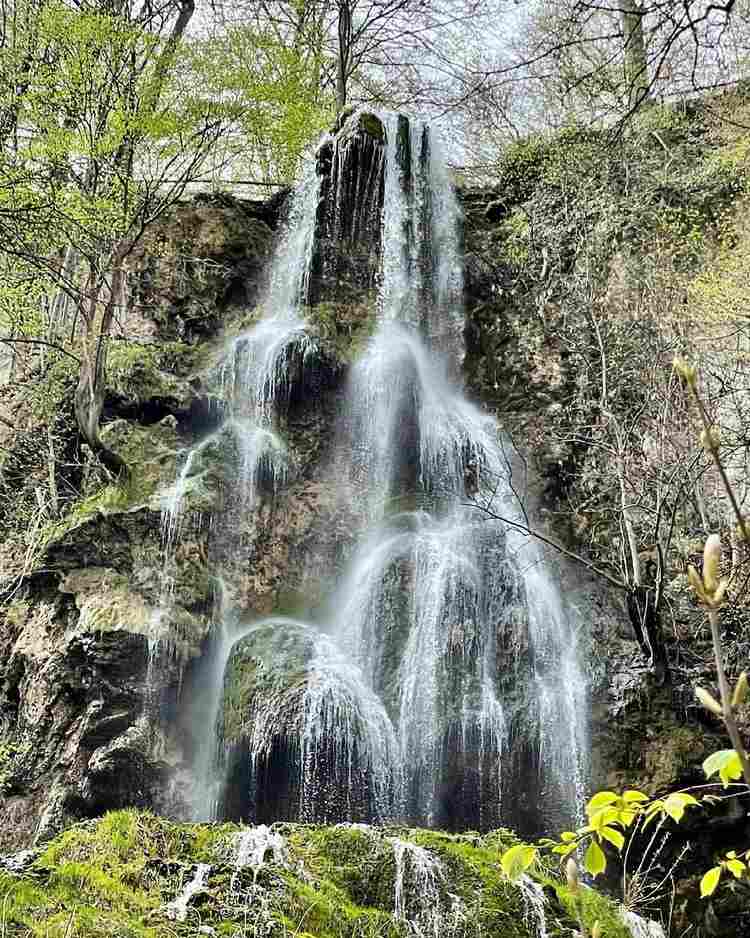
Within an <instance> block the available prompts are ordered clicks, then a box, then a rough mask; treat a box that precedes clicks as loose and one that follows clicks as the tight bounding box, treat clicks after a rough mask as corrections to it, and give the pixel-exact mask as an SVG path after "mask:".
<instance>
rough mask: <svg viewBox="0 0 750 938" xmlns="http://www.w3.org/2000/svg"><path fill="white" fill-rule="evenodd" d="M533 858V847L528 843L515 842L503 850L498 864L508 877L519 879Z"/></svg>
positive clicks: (534, 854) (534, 851)
mask: <svg viewBox="0 0 750 938" xmlns="http://www.w3.org/2000/svg"><path fill="white" fill-rule="evenodd" d="M535 859H536V848H535V847H531V846H529V845H528V844H517V845H516V846H515V847H511V848H510V849H509V850H506V851H505V853H504V854H503V856H502V859H501V860H500V865H501V866H502V868H503V872H504V873H505V875H506V876H507V877H508V878H509V879H520V877H521V876H522V875H523V874H524V873H525V872H526V870H527V869H528V868H529V867H530V866H531V864H532V863H533V862H534V860H535Z"/></svg>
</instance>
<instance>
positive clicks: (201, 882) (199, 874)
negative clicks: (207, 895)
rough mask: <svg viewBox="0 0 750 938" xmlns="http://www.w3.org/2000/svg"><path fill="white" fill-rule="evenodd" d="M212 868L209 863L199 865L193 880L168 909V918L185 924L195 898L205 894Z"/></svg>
mask: <svg viewBox="0 0 750 938" xmlns="http://www.w3.org/2000/svg"><path fill="white" fill-rule="evenodd" d="M210 872H211V867H210V866H209V864H208V863H199V864H198V866H197V867H196V869H195V873H194V874H193V878H192V879H191V880H189V881H188V882H187V883H186V884H185V888H184V889H183V890H182V892H181V893H180V895H179V896H177V898H176V899H175V900H174V901H173V902H171V903H170V904H169V905H168V906H167V907H166V915H167V918H171V919H172V920H173V921H175V922H184V921H185V919H186V918H187V915H188V906H189V905H190V903H191V901H192V900H193V898H194V897H195V896H197V895H198V894H199V893H201V892H203V890H204V889H205V888H206V884H207V883H208V876H209V873H210Z"/></svg>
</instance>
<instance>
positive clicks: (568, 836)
mask: <svg viewBox="0 0 750 938" xmlns="http://www.w3.org/2000/svg"><path fill="white" fill-rule="evenodd" d="M575 839H576V835H575V834H574V833H573V831H563V832H562V834H560V840H561V841H562V842H563V843H564V844H569V843H572V841H574V840H575Z"/></svg>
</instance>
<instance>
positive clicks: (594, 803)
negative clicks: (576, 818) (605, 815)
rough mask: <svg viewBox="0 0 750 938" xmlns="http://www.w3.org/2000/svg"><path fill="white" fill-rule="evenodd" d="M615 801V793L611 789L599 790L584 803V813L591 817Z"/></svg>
mask: <svg viewBox="0 0 750 938" xmlns="http://www.w3.org/2000/svg"><path fill="white" fill-rule="evenodd" d="M616 801H617V795H616V794H615V793H614V792H613V791H600V792H597V793H596V794H595V795H594V797H593V798H592V799H591V801H589V803H588V804H587V805H586V814H587V815H588V816H589V818H591V816H592V815H593V814H596V812H597V811H599V810H600V809H601V808H604V807H606V806H607V805H610V804H614V803H615V802H616Z"/></svg>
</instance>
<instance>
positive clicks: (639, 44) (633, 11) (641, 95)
mask: <svg viewBox="0 0 750 938" xmlns="http://www.w3.org/2000/svg"><path fill="white" fill-rule="evenodd" d="M620 17H621V21H622V35H623V41H624V43H625V80H626V82H627V88H628V105H629V106H630V107H631V108H636V107H638V106H639V105H640V104H644V103H646V102H648V101H649V100H650V88H651V86H650V82H649V78H648V60H647V58H646V40H645V37H644V34H643V11H642V9H641V7H640V4H639V2H638V0H620Z"/></svg>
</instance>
